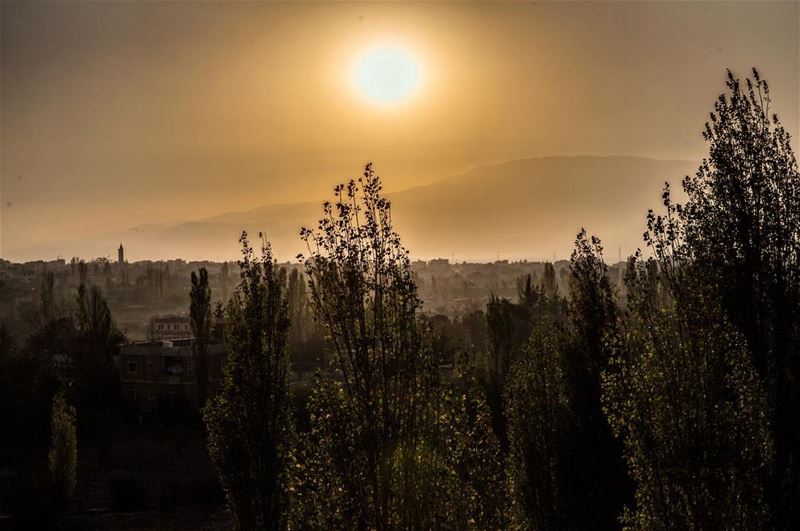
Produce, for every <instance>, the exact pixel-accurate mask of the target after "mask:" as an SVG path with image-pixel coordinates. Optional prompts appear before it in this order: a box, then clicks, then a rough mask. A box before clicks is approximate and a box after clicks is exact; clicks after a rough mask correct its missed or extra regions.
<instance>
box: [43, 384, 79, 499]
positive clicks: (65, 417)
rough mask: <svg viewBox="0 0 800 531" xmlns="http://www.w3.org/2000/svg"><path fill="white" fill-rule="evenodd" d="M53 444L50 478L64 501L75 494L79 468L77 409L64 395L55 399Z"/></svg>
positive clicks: (49, 457) (50, 453)
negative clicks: (76, 426)
mask: <svg viewBox="0 0 800 531" xmlns="http://www.w3.org/2000/svg"><path fill="white" fill-rule="evenodd" d="M50 430H51V443H50V452H49V454H48V459H47V461H48V464H49V468H50V477H51V479H52V481H53V484H54V486H55V487H56V488H57V490H58V492H59V493H60V494H61V495H62V496H63V499H64V500H69V499H70V498H71V497H72V494H73V493H74V492H75V484H76V481H77V479H76V476H77V468H78V437H77V433H76V430H75V409H74V408H73V407H72V406H69V405H68V404H67V402H66V400H65V399H64V396H63V395H62V394H60V393H59V394H57V395H56V396H55V397H53V409H52V415H51V421H50Z"/></svg>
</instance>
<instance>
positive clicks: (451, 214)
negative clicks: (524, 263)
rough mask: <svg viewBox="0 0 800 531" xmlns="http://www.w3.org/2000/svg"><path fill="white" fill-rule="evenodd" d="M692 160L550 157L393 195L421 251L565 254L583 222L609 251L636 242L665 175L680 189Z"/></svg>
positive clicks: (486, 255) (410, 240) (411, 242)
mask: <svg viewBox="0 0 800 531" xmlns="http://www.w3.org/2000/svg"><path fill="white" fill-rule="evenodd" d="M696 169H697V163H695V162H686V161H658V160H652V159H645V158H636V157H550V158H542V159H527V160H520V161H514V162H509V163H506V164H501V165H497V166H490V167H482V168H477V169H475V170H473V171H471V172H469V173H467V174H465V175H461V176H458V177H453V178H450V179H445V180H443V181H439V182H436V183H434V184H432V185H429V186H425V187H420V188H415V189H413V190H407V191H405V192H402V193H398V194H395V195H394V196H393V197H392V200H393V204H394V206H395V219H396V220H397V225H398V228H399V229H400V230H402V231H403V232H402V234H403V235H404V237H405V241H406V242H407V244H408V246H409V248H410V249H412V251H414V252H415V253H416V254H419V255H442V256H448V257H449V256H451V253H455V255H456V259H459V257H463V258H476V259H477V258H480V259H485V260H488V259H492V258H493V257H496V255H497V253H499V254H500V257H501V258H519V257H531V258H536V257H550V256H552V254H553V252H555V253H556V254H557V255H558V256H559V257H566V256H568V254H569V252H570V251H571V248H572V242H573V240H574V237H575V234H576V233H577V231H578V230H579V229H580V227H586V229H587V230H588V231H590V232H592V233H595V234H597V235H599V236H600V237H601V238H602V239H603V240H604V241H605V242H606V248H607V249H608V252H609V253H612V254H613V255H616V253H617V246H620V245H621V246H622V248H623V252H626V253H627V252H631V251H633V250H634V249H635V248H636V246H639V245H641V243H640V242H641V235H642V232H643V230H644V220H645V214H646V212H647V209H648V208H657V207H658V206H660V196H661V190H662V188H663V184H664V181H666V180H668V181H670V183H671V184H672V186H673V189H680V180H681V179H682V177H683V176H684V175H686V174H687V173H690V172H694V171H696Z"/></svg>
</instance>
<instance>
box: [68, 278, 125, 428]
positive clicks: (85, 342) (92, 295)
mask: <svg viewBox="0 0 800 531" xmlns="http://www.w3.org/2000/svg"><path fill="white" fill-rule="evenodd" d="M75 302H76V311H75V318H74V320H73V321H72V323H74V337H73V343H72V345H71V347H70V349H69V359H70V367H69V368H68V369H67V374H66V375H65V376H66V378H67V381H68V382H69V386H70V389H71V393H72V395H73V396H74V403H75V405H76V407H77V409H78V410H79V411H80V412H81V431H82V432H83V433H85V434H87V437H89V438H102V437H103V436H104V434H105V433H106V432H107V430H108V428H109V425H110V424H111V423H112V422H113V420H114V419H115V418H116V417H117V415H118V411H119V404H120V400H121V387H120V382H119V374H118V372H117V369H116V366H115V364H114V356H116V355H117V354H118V353H119V346H120V345H121V344H122V343H123V342H124V341H125V336H124V335H123V334H122V333H121V332H120V331H119V330H118V329H117V326H116V324H115V323H114V320H113V318H112V316H111V311H110V310H109V308H108V303H107V302H106V300H105V298H104V297H103V295H102V294H101V293H100V290H99V289H97V287H95V286H92V287H91V288H90V289H89V290H87V289H86V287H85V286H84V285H83V284H81V285H80V286H79V287H78V295H77V297H76V301H75Z"/></svg>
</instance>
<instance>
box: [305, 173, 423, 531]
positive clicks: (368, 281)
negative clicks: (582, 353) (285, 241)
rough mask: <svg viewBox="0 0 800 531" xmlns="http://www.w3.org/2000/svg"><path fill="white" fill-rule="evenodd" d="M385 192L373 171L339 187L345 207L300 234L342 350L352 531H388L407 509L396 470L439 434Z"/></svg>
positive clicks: (318, 302)
mask: <svg viewBox="0 0 800 531" xmlns="http://www.w3.org/2000/svg"><path fill="white" fill-rule="evenodd" d="M380 190H381V184H380V179H379V178H378V176H377V175H375V173H374V171H373V170H372V167H371V165H367V166H366V168H365V170H364V175H363V177H361V178H359V179H358V183H356V182H355V181H350V182H349V183H348V184H347V185H339V186H337V187H336V188H335V190H334V193H335V194H336V198H337V201H336V204H335V205H331V203H329V202H326V203H325V204H324V207H323V209H324V217H323V219H321V220H320V222H319V227H318V230H316V231H312V230H309V229H303V230H302V231H301V236H302V238H303V239H304V240H305V241H306V243H307V247H308V251H309V256H308V257H307V258H306V257H303V256H301V257H300V258H301V260H303V261H304V263H305V268H306V275H307V277H308V280H309V288H310V302H311V306H312V308H313V310H314V313H315V314H316V316H317V319H318V320H319V321H320V322H321V324H322V325H323V327H324V329H325V331H326V333H327V334H328V336H329V337H330V339H331V342H332V344H333V364H334V367H335V368H336V369H337V370H338V371H339V372H340V374H341V389H340V391H336V393H335V395H336V396H339V397H340V402H341V404H342V405H343V407H345V408H346V409H347V410H348V415H347V417H345V418H349V419H350V420H351V423H349V424H347V425H346V426H347V428H346V429H345V431H346V432H348V433H350V434H351V436H352V444H353V448H352V450H351V451H352V452H353V455H352V459H351V460H350V461H349V467H350V470H348V471H347V474H348V476H349V478H351V480H348V481H346V482H345V486H346V487H347V488H348V489H352V490H349V492H347V495H348V496H349V499H350V500H352V501H355V502H356V503H357V505H356V506H354V507H353V508H352V511H353V514H352V515H349V518H350V519H351V520H350V522H349V523H348V524H347V526H348V527H356V528H360V529H365V528H377V529H387V528H389V527H390V523H391V521H392V518H393V513H396V512H397V511H401V512H402V510H401V509H400V507H398V504H402V503H403V502H404V498H403V497H402V496H400V492H401V491H402V486H397V485H395V484H394V479H395V475H394V473H393V470H392V468H391V466H389V464H390V463H391V462H392V460H393V459H394V458H395V457H396V452H398V451H399V452H402V451H404V450H403V449H404V448H405V449H406V450H408V449H411V448H416V447H417V445H418V444H419V443H421V440H422V439H423V438H424V434H425V432H426V430H429V429H430V426H431V422H432V415H431V404H430V401H429V400H428V398H429V397H428V392H427V389H429V387H430V385H431V380H432V378H434V377H435V372H436V368H435V367H433V366H432V363H431V362H432V357H431V353H430V350H429V349H427V348H426V346H425V344H424V341H423V337H422V331H421V329H420V327H419V326H418V325H419V323H418V318H417V310H418V308H419V306H420V301H419V298H418V297H417V292H416V285H415V284H414V280H413V275H412V272H411V267H410V261H409V259H408V253H407V251H406V250H405V249H404V248H403V247H402V245H401V243H400V237H399V236H398V235H397V234H396V233H395V232H394V231H393V230H392V222H391V211H390V205H389V202H388V201H387V200H386V199H384V198H383V197H381V195H380ZM350 415H352V416H350ZM343 420H344V419H343ZM342 428H343V426H339V429H342Z"/></svg>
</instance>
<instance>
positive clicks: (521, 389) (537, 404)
mask: <svg viewBox="0 0 800 531" xmlns="http://www.w3.org/2000/svg"><path fill="white" fill-rule="evenodd" d="M563 334H564V332H563V330H562V328H561V327H560V326H559V325H558V324H557V323H554V322H552V321H540V322H538V323H536V325H535V326H534V329H533V331H532V333H531V336H530V339H529V340H528V343H527V345H526V349H525V350H526V352H525V354H526V355H525V356H524V357H522V358H521V359H520V360H518V361H517V362H516V363H514V365H513V366H512V369H511V374H510V378H509V382H508V386H507V388H506V415H507V417H508V438H509V457H508V477H509V491H510V496H511V503H512V507H511V511H512V519H513V523H514V527H515V528H519V529H575V526H574V520H573V518H574V516H575V515H576V511H578V510H579V508H578V507H576V506H574V505H573V504H572V503H571V502H573V501H574V500H573V499H572V498H571V497H570V496H569V493H570V492H571V491H572V489H573V485H572V484H571V478H572V476H573V473H574V470H573V465H574V463H573V461H572V457H573V455H572V452H571V446H572V441H571V434H572V432H573V431H574V426H573V422H574V420H573V415H572V411H571V408H570V403H569V396H568V393H567V383H566V377H565V374H564V372H565V371H564V353H563V348H562V346H563V343H564V337H563Z"/></svg>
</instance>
